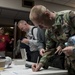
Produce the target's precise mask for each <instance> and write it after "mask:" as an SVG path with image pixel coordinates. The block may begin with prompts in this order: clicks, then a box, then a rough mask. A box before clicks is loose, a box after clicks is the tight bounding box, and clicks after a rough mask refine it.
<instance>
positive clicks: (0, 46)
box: [0, 27, 10, 57]
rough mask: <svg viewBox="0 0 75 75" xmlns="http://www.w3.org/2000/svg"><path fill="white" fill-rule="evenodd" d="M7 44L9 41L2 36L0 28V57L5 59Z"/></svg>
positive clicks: (2, 29)
mask: <svg viewBox="0 0 75 75" xmlns="http://www.w3.org/2000/svg"><path fill="white" fill-rule="evenodd" d="M7 43H10V39H9V37H8V36H7V35H5V34H4V28H3V27H0V56H2V57H5V52H6V46H7Z"/></svg>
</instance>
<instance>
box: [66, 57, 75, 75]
mask: <svg viewBox="0 0 75 75" xmlns="http://www.w3.org/2000/svg"><path fill="white" fill-rule="evenodd" d="M65 60H66V68H67V69H68V75H75V58H73V57H66V59H65Z"/></svg>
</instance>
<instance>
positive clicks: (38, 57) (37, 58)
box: [37, 56, 39, 64]
mask: <svg viewBox="0 0 75 75" xmlns="http://www.w3.org/2000/svg"><path fill="white" fill-rule="evenodd" d="M38 63H39V56H38V58H37V64H38Z"/></svg>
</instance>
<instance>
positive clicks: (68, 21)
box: [40, 11, 75, 70]
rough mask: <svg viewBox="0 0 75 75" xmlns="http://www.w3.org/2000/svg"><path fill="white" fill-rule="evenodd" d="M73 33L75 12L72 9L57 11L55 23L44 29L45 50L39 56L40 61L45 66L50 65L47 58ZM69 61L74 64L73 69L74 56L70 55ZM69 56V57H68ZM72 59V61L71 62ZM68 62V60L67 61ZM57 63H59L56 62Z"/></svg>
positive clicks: (74, 32)
mask: <svg viewBox="0 0 75 75" xmlns="http://www.w3.org/2000/svg"><path fill="white" fill-rule="evenodd" d="M73 35H75V14H74V12H73V11H68V12H65V13H64V12H61V13H60V12H58V13H56V20H55V24H53V25H52V28H51V29H48V30H47V31H46V38H47V42H46V50H47V52H46V53H45V55H44V56H43V57H42V58H41V60H40V62H41V63H43V64H44V65H45V66H46V67H48V66H49V65H50V62H49V59H50V57H51V55H52V54H53V53H54V52H55V50H56V48H57V47H58V46H61V47H62V48H64V47H65V45H64V43H65V42H66V41H67V40H68V38H69V37H71V36H73ZM70 58H71V59H72V60H71V61H70V63H71V64H72V65H74V66H73V67H72V68H73V69H74V70H75V56H72V57H70ZM70 58H69V59H70ZM72 61H73V62H72ZM67 62H68V61H67ZM58 64H59V63H58Z"/></svg>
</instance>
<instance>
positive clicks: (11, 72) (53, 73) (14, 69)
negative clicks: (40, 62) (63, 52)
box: [0, 64, 67, 75]
mask: <svg viewBox="0 0 75 75" xmlns="http://www.w3.org/2000/svg"><path fill="white" fill-rule="evenodd" d="M58 74H59V75H67V70H60V69H57V68H53V67H50V68H49V69H47V70H44V69H41V70H40V71H39V72H33V71H32V69H31V68H27V67H25V65H15V64H12V65H10V67H9V68H6V69H5V70H4V71H2V72H0V75H58Z"/></svg>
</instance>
